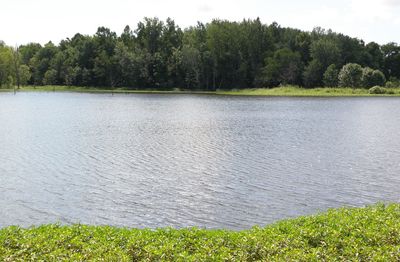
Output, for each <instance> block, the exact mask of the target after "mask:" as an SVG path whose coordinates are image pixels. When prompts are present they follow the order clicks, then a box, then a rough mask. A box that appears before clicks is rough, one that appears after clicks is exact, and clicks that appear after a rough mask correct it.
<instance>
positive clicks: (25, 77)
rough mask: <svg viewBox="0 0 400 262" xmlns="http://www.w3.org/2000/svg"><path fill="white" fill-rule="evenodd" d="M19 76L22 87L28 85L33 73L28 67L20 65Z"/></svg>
mask: <svg viewBox="0 0 400 262" xmlns="http://www.w3.org/2000/svg"><path fill="white" fill-rule="evenodd" d="M19 76H20V83H21V85H23V86H24V85H27V84H28V82H29V80H30V79H31V77H32V74H31V71H30V69H29V67H28V66H27V65H20V67H19Z"/></svg>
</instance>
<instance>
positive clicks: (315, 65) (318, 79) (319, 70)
mask: <svg viewBox="0 0 400 262" xmlns="http://www.w3.org/2000/svg"><path fill="white" fill-rule="evenodd" d="M324 70H325V68H324V66H323V65H322V64H321V63H320V62H319V61H318V60H315V59H314V60H312V61H311V62H310V64H309V65H308V66H307V67H306V68H305V70H304V73H303V81H304V86H305V87H316V86H321V85H322V76H323V73H324V72H325V71H324Z"/></svg>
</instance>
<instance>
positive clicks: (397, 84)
mask: <svg viewBox="0 0 400 262" xmlns="http://www.w3.org/2000/svg"><path fill="white" fill-rule="evenodd" d="M386 87H387V88H400V80H399V79H397V78H395V77H391V78H390V79H389V81H387V82H386Z"/></svg>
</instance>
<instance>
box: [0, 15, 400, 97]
mask: <svg viewBox="0 0 400 262" xmlns="http://www.w3.org/2000/svg"><path fill="white" fill-rule="evenodd" d="M12 85H37V86H40V85H66V86H85V87H89V86H91V87H108V88H112V89H113V88H120V87H131V88H132V89H149V90H152V89H161V90H164V89H172V88H174V87H183V88H185V89H186V90H192V91H196V90H197V91H199V90H200V91H216V90H220V89H248V88H262V87H277V86H286V85H295V86H301V87H307V88H314V87H338V86H339V87H352V88H355V87H364V88H366V89H369V88H371V87H373V86H385V87H388V88H392V87H399V86H400V46H398V44H397V43H387V44H381V45H380V44H377V43H375V42H370V43H365V42H364V41H363V40H361V39H358V38H353V37H350V36H346V35H344V34H341V33H336V32H333V31H331V30H325V29H322V28H320V27H317V28H314V30H312V31H311V32H309V31H302V30H299V29H295V28H287V27H282V26H280V25H279V24H278V23H271V24H264V23H262V22H261V20H260V19H258V18H257V19H248V20H243V21H241V22H232V21H228V20H220V19H214V20H212V21H211V22H209V23H206V24H203V23H198V24H197V25H193V26H190V27H187V28H180V27H179V26H178V25H177V24H176V23H175V21H174V20H173V19H167V20H166V21H162V20H159V19H158V18H156V17H155V18H144V19H143V20H142V21H141V22H139V23H138V24H137V25H136V27H135V28H132V29H131V27H130V26H126V27H125V28H124V30H123V32H122V33H121V34H120V35H117V33H115V32H113V31H111V30H110V29H109V28H106V27H99V28H98V30H97V32H96V33H95V34H94V35H82V34H80V33H76V34H75V35H73V36H71V37H69V38H66V39H64V40H62V41H60V43H59V44H55V43H52V42H48V43H47V44H45V45H41V44H38V43H29V44H24V45H20V46H16V47H11V46H8V45H6V44H5V43H4V42H2V41H0V87H1V88H9V87H11V86H12Z"/></svg>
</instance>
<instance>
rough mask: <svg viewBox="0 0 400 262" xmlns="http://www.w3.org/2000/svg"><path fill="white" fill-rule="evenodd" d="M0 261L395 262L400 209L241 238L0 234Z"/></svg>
mask: <svg viewBox="0 0 400 262" xmlns="http://www.w3.org/2000/svg"><path fill="white" fill-rule="evenodd" d="M0 260H2V261H26V260H33V261H37V260H43V261H60V260H73V261H82V260H104V261H160V260H161V261H257V260H261V261H276V260H279V261H288V260H289V261H315V260H321V261H325V260H326V261H337V260H339V261H349V260H353V261H399V260H400V205H399V204H390V205H384V204H378V205H374V206H370V207H367V208H342V209H337V210H329V211H328V212H326V213H322V214H318V215H314V216H308V217H300V218H297V219H293V220H285V221H281V222H278V223H276V224H273V225H270V226H267V227H264V228H261V227H254V228H253V229H251V230H245V231H240V232H235V231H227V230H203V229H196V228H191V229H179V230H176V229H171V228H166V229H158V230H150V229H127V228H115V227H110V226H85V225H73V226H61V225H44V226H39V227H32V228H28V229H24V228H20V227H16V226H12V227H7V228H3V229H1V230H0Z"/></svg>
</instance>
